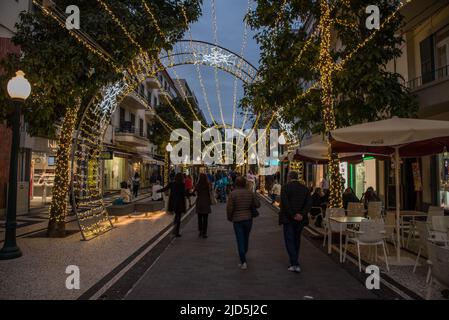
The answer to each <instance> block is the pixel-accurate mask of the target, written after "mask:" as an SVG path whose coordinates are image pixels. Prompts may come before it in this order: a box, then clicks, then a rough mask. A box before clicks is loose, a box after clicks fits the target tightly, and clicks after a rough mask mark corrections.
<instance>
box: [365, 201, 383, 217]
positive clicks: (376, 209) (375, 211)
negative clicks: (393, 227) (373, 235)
mask: <svg viewBox="0 0 449 320" xmlns="http://www.w3.org/2000/svg"><path fill="white" fill-rule="evenodd" d="M368 218H369V219H372V220H376V219H382V202H380V201H379V202H377V201H376V202H374V201H373V202H368Z"/></svg>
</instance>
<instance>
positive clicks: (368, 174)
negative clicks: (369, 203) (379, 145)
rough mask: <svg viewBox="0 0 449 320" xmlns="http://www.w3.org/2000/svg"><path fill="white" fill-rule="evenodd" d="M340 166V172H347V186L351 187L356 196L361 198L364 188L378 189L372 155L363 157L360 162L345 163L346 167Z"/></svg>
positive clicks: (375, 163) (375, 166) (375, 162)
mask: <svg viewBox="0 0 449 320" xmlns="http://www.w3.org/2000/svg"><path fill="white" fill-rule="evenodd" d="M344 169H345V168H341V167H340V172H342V170H343V171H346V172H347V177H348V179H346V180H347V181H348V180H349V183H348V184H347V186H349V187H351V188H352V189H353V190H354V192H355V194H356V196H357V197H358V198H359V199H361V198H362V197H363V194H364V193H365V191H366V189H368V188H369V187H372V188H374V190H376V191H378V186H377V160H376V159H375V158H372V157H365V158H364V159H363V161H362V162H360V163H355V164H347V169H346V170H344Z"/></svg>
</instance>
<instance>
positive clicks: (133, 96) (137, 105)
mask: <svg viewBox="0 0 449 320" xmlns="http://www.w3.org/2000/svg"><path fill="white" fill-rule="evenodd" d="M122 103H123V104H124V105H126V106H129V107H130V108H133V109H136V110H144V109H145V105H144V102H143V101H142V98H140V97H139V96H138V94H137V93H135V92H134V91H131V93H129V94H128V95H127V96H126V97H125V98H124V99H123V102H122Z"/></svg>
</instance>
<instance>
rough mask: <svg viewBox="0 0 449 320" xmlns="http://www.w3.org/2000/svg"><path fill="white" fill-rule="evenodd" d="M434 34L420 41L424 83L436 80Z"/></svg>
mask: <svg viewBox="0 0 449 320" xmlns="http://www.w3.org/2000/svg"><path fill="white" fill-rule="evenodd" d="M434 42H435V41H434V36H433V35H431V36H430V37H428V38H427V39H425V40H423V41H422V42H421V43H420V52H421V76H422V83H423V84H426V83H429V82H432V81H434V80H435V73H434V70H435V56H434V55H435V53H434Z"/></svg>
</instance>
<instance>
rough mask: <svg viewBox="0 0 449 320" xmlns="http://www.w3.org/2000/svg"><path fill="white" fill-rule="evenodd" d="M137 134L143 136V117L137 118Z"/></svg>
mask: <svg viewBox="0 0 449 320" xmlns="http://www.w3.org/2000/svg"><path fill="white" fill-rule="evenodd" d="M139 135H140V136H141V137H143V119H142V118H140V119H139Z"/></svg>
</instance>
